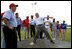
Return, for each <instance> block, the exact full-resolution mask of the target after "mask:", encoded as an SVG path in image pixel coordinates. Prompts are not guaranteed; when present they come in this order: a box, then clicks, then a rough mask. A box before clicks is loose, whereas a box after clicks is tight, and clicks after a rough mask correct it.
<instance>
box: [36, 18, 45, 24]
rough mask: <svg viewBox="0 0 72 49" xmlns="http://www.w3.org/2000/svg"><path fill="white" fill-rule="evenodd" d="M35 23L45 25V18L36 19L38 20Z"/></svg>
mask: <svg viewBox="0 0 72 49" xmlns="http://www.w3.org/2000/svg"><path fill="white" fill-rule="evenodd" d="M35 23H36V25H40V24H44V23H43V18H42V17H38V18H36V19H35Z"/></svg>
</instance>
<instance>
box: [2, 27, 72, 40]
mask: <svg viewBox="0 0 72 49" xmlns="http://www.w3.org/2000/svg"><path fill="white" fill-rule="evenodd" d="M2 32H3V31H2V30H1V40H2ZM26 35H27V34H26ZM50 36H51V31H50ZM29 37H30V33H29ZM60 37H61V35H60ZM17 38H19V37H18V34H17ZM21 38H24V30H21ZM65 41H71V28H68V29H67V32H66V34H65Z"/></svg>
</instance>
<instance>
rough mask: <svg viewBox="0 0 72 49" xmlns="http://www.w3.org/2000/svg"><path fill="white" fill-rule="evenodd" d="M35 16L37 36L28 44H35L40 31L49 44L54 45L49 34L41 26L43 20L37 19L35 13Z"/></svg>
mask: <svg viewBox="0 0 72 49" xmlns="http://www.w3.org/2000/svg"><path fill="white" fill-rule="evenodd" d="M35 16H36V20H35V23H36V28H37V34H36V35H35V37H34V40H33V42H32V43H30V45H34V44H36V40H37V38H38V36H39V35H40V32H41V31H43V32H44V33H45V34H46V37H47V39H50V42H51V43H53V44H54V43H55V42H54V41H53V40H52V39H51V37H50V35H49V33H48V32H47V30H46V28H45V26H44V24H43V18H42V17H39V13H36V14H35Z"/></svg>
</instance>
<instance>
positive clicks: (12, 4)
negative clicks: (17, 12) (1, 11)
mask: <svg viewBox="0 0 72 49" xmlns="http://www.w3.org/2000/svg"><path fill="white" fill-rule="evenodd" d="M12 6H16V7H18V5H16V4H14V3H11V4H10V5H9V7H12Z"/></svg>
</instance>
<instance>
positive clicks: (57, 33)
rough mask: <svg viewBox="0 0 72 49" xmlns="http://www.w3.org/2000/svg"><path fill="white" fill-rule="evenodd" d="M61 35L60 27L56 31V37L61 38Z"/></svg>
mask: <svg viewBox="0 0 72 49" xmlns="http://www.w3.org/2000/svg"><path fill="white" fill-rule="evenodd" d="M59 35H60V29H57V32H56V39H59Z"/></svg>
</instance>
